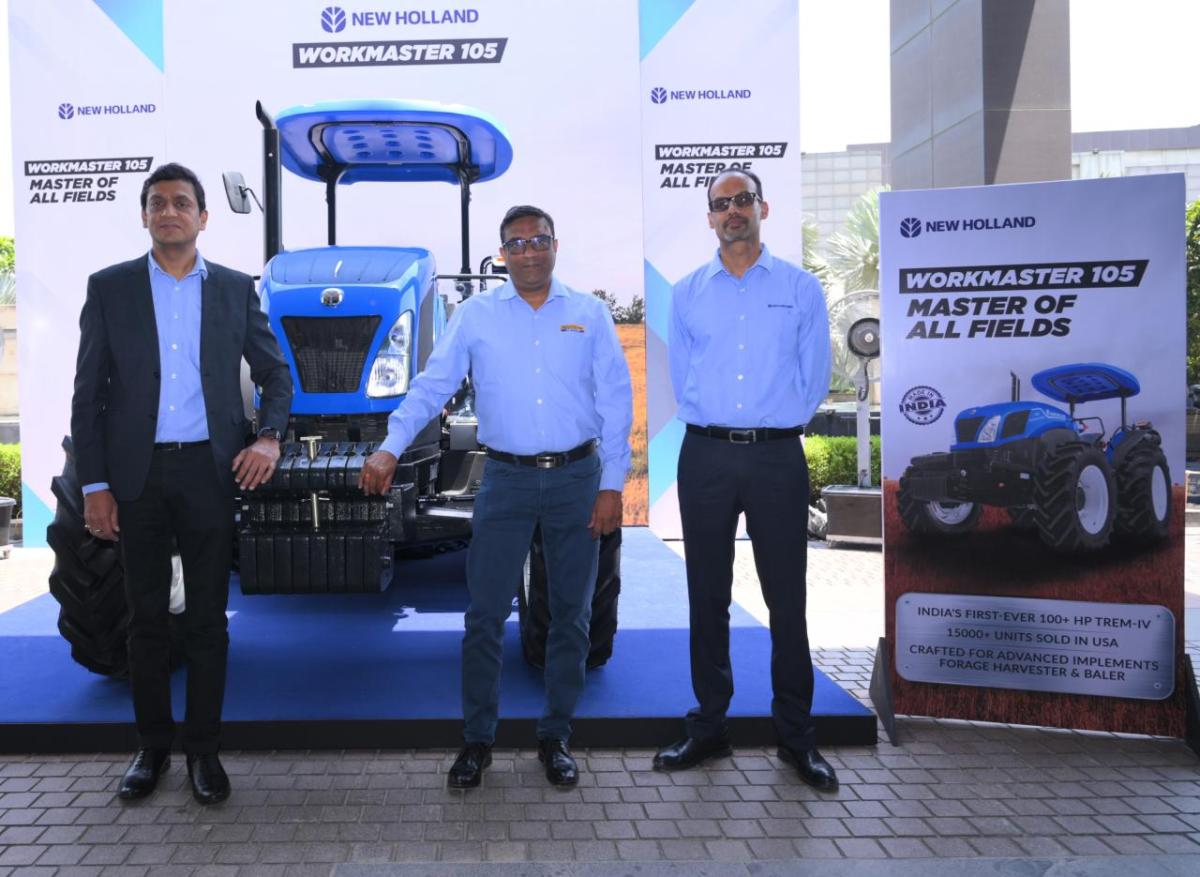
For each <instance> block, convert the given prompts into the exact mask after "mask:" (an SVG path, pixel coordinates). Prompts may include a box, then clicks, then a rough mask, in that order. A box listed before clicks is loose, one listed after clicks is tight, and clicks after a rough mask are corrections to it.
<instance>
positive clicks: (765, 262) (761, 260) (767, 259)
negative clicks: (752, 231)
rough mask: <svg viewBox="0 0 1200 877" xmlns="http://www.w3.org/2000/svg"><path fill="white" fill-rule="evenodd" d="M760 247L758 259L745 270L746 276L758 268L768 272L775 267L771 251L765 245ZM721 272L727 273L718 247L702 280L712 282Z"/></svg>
mask: <svg viewBox="0 0 1200 877" xmlns="http://www.w3.org/2000/svg"><path fill="white" fill-rule="evenodd" d="M760 246H761V247H762V249H761V250H759V252H758V259H756V260H755V262H754V264H753V265H751V266H750V267H749V268H748V269H747V270H746V273H747V274H749V273H750V272H751V271H753V270H754V269H755V268H757V267H759V266H761V267H762V268H763V269H765V270H767V271H770V270H771V268H773V267H774V265H775V257H774V256H772V255H771V251H770V250H768V249H767V245H766V244H761V245H760ZM721 272H724V273H726V274H728V273H729V272H728V271H727V270H726V269H725V263H724V262H722V261H721V248H720V247H718V248H717V252H716V255H714V256H713V257H712V261H711V262H709V263H708V268H707V269H706V270H705V272H704V279H705V280H712V279H713V278H714V277H716V276H717V275H718V274H720V273H721Z"/></svg>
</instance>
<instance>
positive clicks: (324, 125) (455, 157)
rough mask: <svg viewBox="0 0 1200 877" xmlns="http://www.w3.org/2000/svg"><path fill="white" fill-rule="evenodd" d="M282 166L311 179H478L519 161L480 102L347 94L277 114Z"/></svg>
mask: <svg viewBox="0 0 1200 877" xmlns="http://www.w3.org/2000/svg"><path fill="white" fill-rule="evenodd" d="M275 124H276V126H277V127H278V128H279V134H280V141H281V149H280V152H281V154H282V158H283V166H284V167H286V168H287V169H288V170H289V171H291V172H292V173H294V174H297V175H299V176H301V177H304V178H306V179H310V180H321V181H325V182H329V181H330V179H331V176H333V178H334V179H336V182H337V183H339V184H342V185H349V184H351V183H359V182H368V181H370V182H431V181H433V182H439V181H440V182H446V183H461V182H464V181H465V182H468V183H473V182H479V181H483V180H491V179H494V178H496V177H498V176H500V175H501V174H503V173H504V172H505V171H506V170H508V167H509V165H510V164H512V157H513V150H512V144H511V143H510V142H509V139H508V135H507V134H506V133H505V132H504V129H503V128H502V127H501V126H500V123H499V122H498V121H496V120H495V119H494V118H492V117H491V116H490V115H488V114H487V113H485V112H482V111H481V110H476V109H473V108H471V107H466V106H462V105H460V104H442V103H435V102H433V101H421V100H345V101H327V102H324V103H317V104H307V105H303V106H297V107H290V108H289V109H286V110H283V111H281V112H280V113H279V114H278V115H277V116H276V118H275Z"/></svg>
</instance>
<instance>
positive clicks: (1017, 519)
mask: <svg viewBox="0 0 1200 877" xmlns="http://www.w3.org/2000/svg"><path fill="white" fill-rule="evenodd" d="M1007 511H1008V520H1009V522H1010V523H1011V524H1012V525H1013V526H1014V527H1016V528H1017V529H1018V530H1034V529H1036V528H1037V510H1036V509H1031V508H1029V507H1028V506H1020V505H1015V506H1010V507H1009V508H1008V509H1007Z"/></svg>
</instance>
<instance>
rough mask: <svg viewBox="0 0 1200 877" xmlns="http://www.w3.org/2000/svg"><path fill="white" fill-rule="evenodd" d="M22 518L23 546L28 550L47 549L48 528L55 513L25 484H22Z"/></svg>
mask: <svg viewBox="0 0 1200 877" xmlns="http://www.w3.org/2000/svg"><path fill="white" fill-rule="evenodd" d="M21 517H22V519H23V520H24V527H23V530H22V533H23V534H24V535H23V536H22V537H21V544H22V545H24V546H25V547H26V548H43V547H45V545H46V528H47V527H49V526H50V522H51V521H53V520H54V512H52V511H50V507H49V506H48V505H46V504H45V503H44V502H42V501H41V499H39V498H38V495H37V494H36V493H34V492H33V488H31V487H30V486H29V485H28V484H25V483H24V482H22V483H21Z"/></svg>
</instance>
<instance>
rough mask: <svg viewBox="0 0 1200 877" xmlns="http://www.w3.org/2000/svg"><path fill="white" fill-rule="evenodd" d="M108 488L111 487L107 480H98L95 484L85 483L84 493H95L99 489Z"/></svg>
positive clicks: (85, 494)
mask: <svg viewBox="0 0 1200 877" xmlns="http://www.w3.org/2000/svg"><path fill="white" fill-rule="evenodd" d="M108 489H109V487H108V482H107V481H97V482H96V483H95V484H85V485H83V495H84V496H87V495H88V494H89V493H95V492H96V491H98V490H108Z"/></svg>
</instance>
